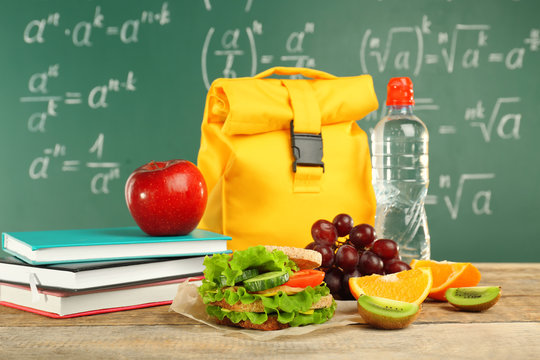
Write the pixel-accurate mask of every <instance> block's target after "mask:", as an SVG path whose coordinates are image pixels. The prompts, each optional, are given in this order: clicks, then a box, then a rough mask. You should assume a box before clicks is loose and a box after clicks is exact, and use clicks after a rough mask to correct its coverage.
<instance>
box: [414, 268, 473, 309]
mask: <svg viewBox="0 0 540 360" xmlns="http://www.w3.org/2000/svg"><path fill="white" fill-rule="evenodd" d="M411 268H413V269H419V268H430V269H431V273H432V274H433V286H432V288H431V291H430V293H429V297H430V298H432V299H435V300H440V301H446V296H445V293H446V290H448V289H449V288H454V287H468V286H476V285H478V283H479V282H480V271H478V269H477V268H476V267H475V266H474V265H473V264H471V263H458V262H451V261H435V260H413V261H412V262H411Z"/></svg>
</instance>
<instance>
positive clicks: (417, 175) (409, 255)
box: [371, 77, 430, 263]
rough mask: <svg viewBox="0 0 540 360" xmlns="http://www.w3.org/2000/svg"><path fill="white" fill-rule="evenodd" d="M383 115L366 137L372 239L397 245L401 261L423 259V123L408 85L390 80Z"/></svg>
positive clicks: (425, 141) (425, 142)
mask: <svg viewBox="0 0 540 360" xmlns="http://www.w3.org/2000/svg"><path fill="white" fill-rule="evenodd" d="M387 91H388V93H387V99H386V105H387V114H386V115H385V116H384V117H383V118H382V119H381V120H380V121H379V123H378V124H377V126H376V127H375V129H374V130H373V134H372V138H371V151H372V166H373V187H374V189H375V196H376V198H377V210H376V213H375V231H376V233H377V238H386V239H392V240H394V241H396V242H397V243H398V244H399V247H400V250H399V252H400V255H401V257H402V260H403V261H405V262H407V263H409V262H410V261H411V260H412V259H429V257H430V237H429V231H428V225H427V218H426V212H425V209H424V200H425V197H426V195H427V190H428V185H429V172H428V141H429V135H428V131H427V128H426V126H425V125H424V123H423V122H422V121H421V120H420V119H419V118H418V117H416V116H415V115H414V114H413V106H414V92H413V84H412V82H411V80H410V79H409V78H407V77H398V78H392V79H390V82H389V83H388V89H387Z"/></svg>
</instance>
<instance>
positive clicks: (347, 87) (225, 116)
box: [207, 67, 378, 135]
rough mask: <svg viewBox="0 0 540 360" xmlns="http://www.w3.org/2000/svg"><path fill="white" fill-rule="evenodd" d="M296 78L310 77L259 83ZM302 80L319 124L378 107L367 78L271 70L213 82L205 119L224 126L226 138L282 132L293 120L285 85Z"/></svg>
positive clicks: (347, 118) (358, 116)
mask: <svg viewBox="0 0 540 360" xmlns="http://www.w3.org/2000/svg"><path fill="white" fill-rule="evenodd" d="M273 74H277V75H296V74H301V75H303V76H305V77H310V78H311V79H298V80H291V79H287V80H282V79H274V78H272V79H263V78H264V77H266V76H269V75H273ZM290 81H303V82H306V83H308V84H309V86H311V87H312V89H313V92H312V93H313V95H314V97H315V103H316V104H318V106H319V110H320V115H321V119H320V121H321V125H330V124H335V123H341V122H353V121H357V120H360V119H362V118H363V117H364V116H366V115H367V114H369V113H370V112H371V111H374V110H376V109H377V108H378V101H377V96H376V95H375V91H374V89H373V80H372V78H371V76H370V75H359V76H354V77H335V76H333V75H330V74H328V73H324V72H321V71H317V70H314V69H307V68H283V67H277V68H271V69H268V70H267V71H265V72H263V73H261V74H258V75H256V76H255V77H254V78H236V79H224V78H221V79H217V80H215V81H214V82H213V83H212V86H211V87H210V90H209V92H208V103H207V105H208V112H207V121H208V122H210V123H223V127H222V130H221V131H223V132H224V133H225V134H226V135H253V134H259V133H264V132H269V131H276V130H285V129H288V128H289V126H290V122H291V120H293V119H294V111H293V107H292V105H291V99H290V96H289V90H288V88H287V86H286V82H290Z"/></svg>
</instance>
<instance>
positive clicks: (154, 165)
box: [150, 160, 159, 170]
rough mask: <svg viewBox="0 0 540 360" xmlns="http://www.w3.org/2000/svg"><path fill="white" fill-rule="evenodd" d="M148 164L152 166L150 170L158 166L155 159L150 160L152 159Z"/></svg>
mask: <svg viewBox="0 0 540 360" xmlns="http://www.w3.org/2000/svg"><path fill="white" fill-rule="evenodd" d="M150 166H152V170H156V169H158V168H159V166H158V164H157V163H156V161H155V160H152V161H151V162H150Z"/></svg>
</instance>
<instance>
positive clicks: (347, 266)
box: [336, 245, 358, 273]
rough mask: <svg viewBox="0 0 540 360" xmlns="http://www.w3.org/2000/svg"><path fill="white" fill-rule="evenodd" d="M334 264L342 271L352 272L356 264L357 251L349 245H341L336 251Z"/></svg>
mask: <svg viewBox="0 0 540 360" xmlns="http://www.w3.org/2000/svg"><path fill="white" fill-rule="evenodd" d="M336 265H337V266H339V267H340V268H342V269H343V271H344V272H346V273H350V272H353V271H354V269H355V268H356V266H357V265H358V252H357V251H356V249H355V248H354V247H353V246H351V245H343V246H341V247H340V248H339V249H338V250H337V252H336Z"/></svg>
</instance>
